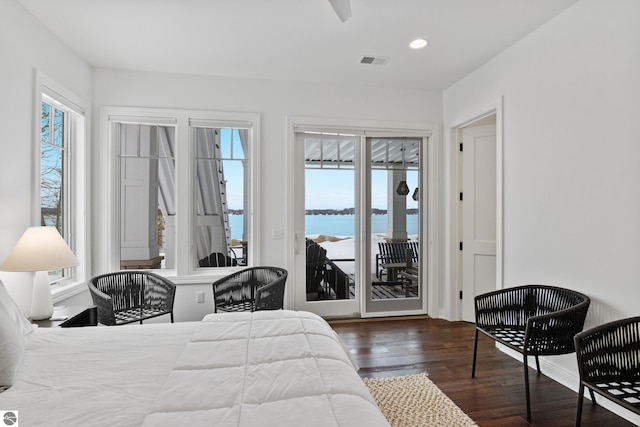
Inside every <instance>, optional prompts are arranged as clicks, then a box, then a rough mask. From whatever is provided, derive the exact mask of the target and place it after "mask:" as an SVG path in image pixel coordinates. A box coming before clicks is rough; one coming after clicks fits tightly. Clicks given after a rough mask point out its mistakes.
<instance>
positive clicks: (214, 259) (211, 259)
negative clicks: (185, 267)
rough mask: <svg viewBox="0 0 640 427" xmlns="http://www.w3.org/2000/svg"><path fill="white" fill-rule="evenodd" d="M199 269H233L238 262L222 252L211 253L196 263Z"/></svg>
mask: <svg viewBox="0 0 640 427" xmlns="http://www.w3.org/2000/svg"><path fill="white" fill-rule="evenodd" d="M198 265H199V266H200V267H235V266H236V265H238V260H236V259H235V258H232V257H230V256H229V255H225V254H223V253H222V252H213V253H211V254H210V255H207V256H206V257H204V258H202V259H201V260H199V261H198Z"/></svg>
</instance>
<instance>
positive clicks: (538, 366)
mask: <svg viewBox="0 0 640 427" xmlns="http://www.w3.org/2000/svg"><path fill="white" fill-rule="evenodd" d="M536 369H537V370H538V375H540V361H539V360H538V355H537V354H536Z"/></svg>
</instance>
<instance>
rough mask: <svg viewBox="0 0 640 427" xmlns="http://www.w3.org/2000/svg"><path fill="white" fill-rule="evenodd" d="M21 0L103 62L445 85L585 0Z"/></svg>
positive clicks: (330, 79) (325, 79)
mask: <svg viewBox="0 0 640 427" xmlns="http://www.w3.org/2000/svg"><path fill="white" fill-rule="evenodd" d="M18 1H19V2H20V3H22V4H23V5H24V6H25V7H26V8H27V9H28V10H29V11H30V12H31V13H32V14H33V15H35V16H36V18H38V19H39V20H40V21H42V22H43V23H44V24H45V25H46V26H47V27H48V28H49V29H50V30H51V31H52V32H53V33H54V34H56V35H57V36H58V37H59V38H60V39H61V40H62V41H63V42H64V43H65V44H66V45H68V46H70V47H71V49H73V50H74V51H75V52H76V53H77V54H78V55H80V56H81V57H82V58H84V59H85V60H86V61H87V62H89V64H91V65H92V66H94V67H101V68H118V69H129V70H145V71H159V72H174V73H187V74H203V75H214V76H228V77H240V78H255V79H270V80H293V81H307V82H331V83H344V84H365V85H376V86H387V87H397V88H408V89H427V90H436V91H440V90H443V89H445V88H447V87H449V86H450V85H451V84H453V83H455V82H456V81H458V80H459V79H460V78H462V77H463V76H465V75H466V74H468V73H469V72H471V71H473V70H474V69H476V68H478V67H479V66H481V65H482V64H484V63H485V62H487V61H488V60H489V59H491V58H492V57H494V56H495V55H497V54H498V53H500V52H501V51H503V50H504V49H506V48H508V47H509V46H511V45H512V44H514V43H515V42H516V41H518V40H519V39H521V38H522V37H524V36H525V35H526V34H528V33H530V32H531V31H533V30H534V29H535V28H537V27H539V26H540V25H542V24H543V23H545V22H547V21H548V20H550V19H551V18H552V17H554V16H556V15H558V14H559V13H561V12H562V11H563V10H565V9H567V8H568V7H569V6H571V5H572V4H574V3H576V2H577V1H578V0H351V10H352V17H351V18H350V19H349V20H347V21H346V22H345V23H341V22H340V20H339V19H338V17H337V16H336V14H335V13H334V11H333V9H332V8H331V5H330V4H329V1H328V0H18ZM416 37H422V38H426V39H428V40H429V42H430V44H429V46H428V47H426V48H425V49H422V50H417V51H416V50H411V49H409V47H408V44H409V42H410V41H411V40H412V39H414V38H416ZM363 56H383V57H389V58H390V59H389V62H388V63H387V64H386V65H363V64H360V59H361V58H362V57H363Z"/></svg>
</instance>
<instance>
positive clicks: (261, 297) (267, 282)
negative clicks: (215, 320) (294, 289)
mask: <svg viewBox="0 0 640 427" xmlns="http://www.w3.org/2000/svg"><path fill="white" fill-rule="evenodd" d="M286 281H287V270H285V269H284V268H279V267H249V268H245V269H243V270H240V271H236V272H234V273H231V274H229V275H228V276H225V277H223V278H222V279H219V280H216V281H215V282H213V285H212V286H213V308H214V311H215V312H216V313H217V312H219V311H227V312H229V311H258V310H279V309H282V308H283V306H284V286H285V282H286Z"/></svg>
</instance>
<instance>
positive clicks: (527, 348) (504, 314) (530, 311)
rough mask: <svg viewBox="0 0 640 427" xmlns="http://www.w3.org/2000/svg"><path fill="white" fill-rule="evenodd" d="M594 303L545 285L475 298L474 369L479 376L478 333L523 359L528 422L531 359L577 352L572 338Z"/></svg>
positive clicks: (581, 325)
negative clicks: (477, 362) (531, 357)
mask: <svg viewBox="0 0 640 427" xmlns="http://www.w3.org/2000/svg"><path fill="white" fill-rule="evenodd" d="M590 303H591V300H590V299H589V297H587V296H586V295H583V294H581V293H579V292H576V291H573V290H570V289H563V288H558V287H555V286H546V285H525V286H517V287H513V288H507V289H502V290H498V291H494V292H489V293H486V294H483V295H478V296H476V297H475V311H476V334H475V342H474V345H473V367H472V370H471V376H472V377H475V373H476V356H477V352H478V333H479V332H482V333H484V334H485V335H487V336H489V337H490V338H492V339H494V340H496V341H497V342H499V343H501V344H503V345H505V346H507V347H509V348H511V349H512V350H515V351H517V352H519V353H521V354H522V355H523V362H524V383H525V398H526V404H527V419H530V418H531V404H530V402H529V370H528V368H529V366H528V363H527V360H528V356H535V359H536V368H537V370H538V375H539V374H540V362H539V361H538V356H552V355H560V354H568V353H573V352H574V344H573V337H574V336H575V335H576V334H577V333H578V332H580V331H582V328H583V327H584V321H585V318H586V316H587V310H588V309H589V304H590Z"/></svg>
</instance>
